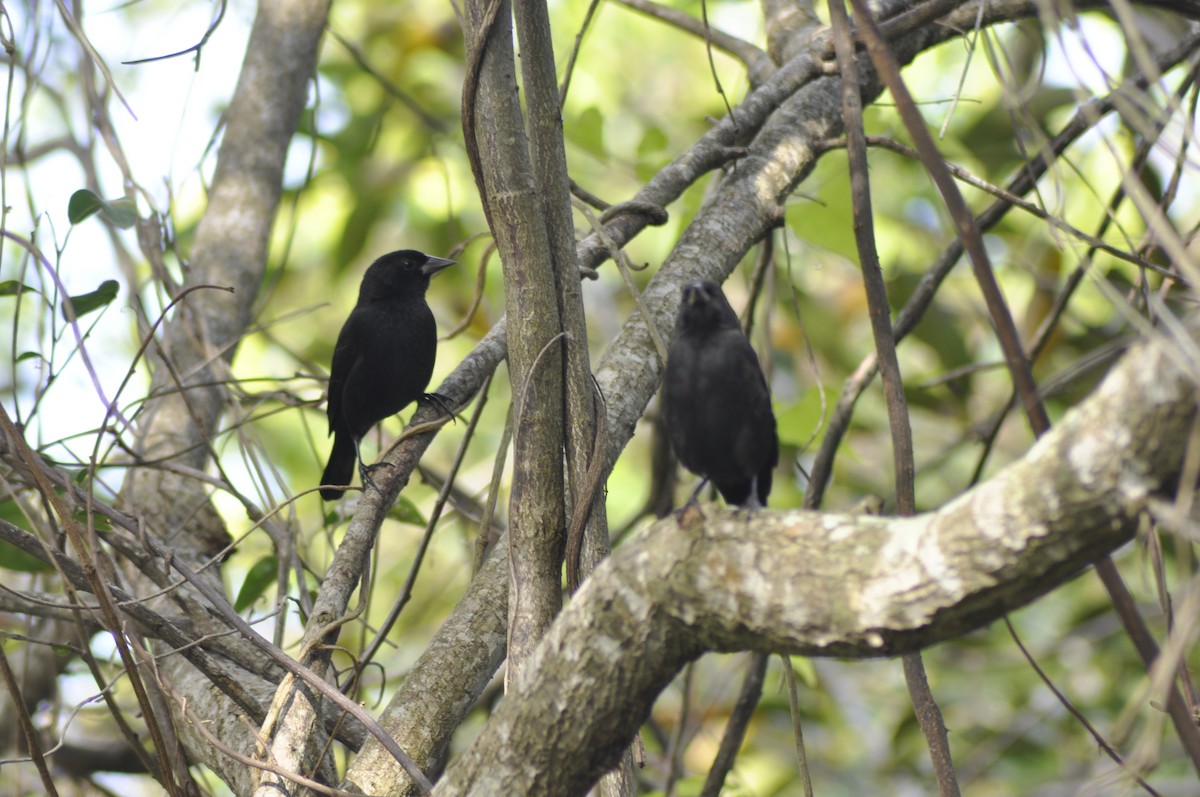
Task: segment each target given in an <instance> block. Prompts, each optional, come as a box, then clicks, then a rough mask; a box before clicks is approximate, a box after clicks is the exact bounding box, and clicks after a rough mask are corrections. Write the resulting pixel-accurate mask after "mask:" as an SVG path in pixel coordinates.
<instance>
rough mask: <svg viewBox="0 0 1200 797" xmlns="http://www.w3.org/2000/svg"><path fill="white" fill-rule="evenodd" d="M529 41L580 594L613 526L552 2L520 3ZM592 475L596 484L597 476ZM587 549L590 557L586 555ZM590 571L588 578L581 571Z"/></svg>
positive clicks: (536, 170)
mask: <svg viewBox="0 0 1200 797" xmlns="http://www.w3.org/2000/svg"><path fill="white" fill-rule="evenodd" d="M514 10H515V14H516V22H517V36H518V38H519V40H520V42H521V75H522V78H523V83H524V86H525V97H526V101H525V104H526V108H527V111H528V125H527V127H528V130H529V148H530V154H531V161H532V166H533V177H534V181H535V185H536V188H537V192H538V197H539V198H540V200H541V206H542V218H543V219H544V220H545V224H546V235H547V238H548V245H549V248H550V257H551V263H552V264H553V268H554V288H555V292H556V294H557V298H558V312H559V317H560V319H561V324H562V327H561V328H562V330H563V331H564V332H565V333H566V346H565V361H564V363H563V366H564V371H563V380H564V383H563V388H564V402H565V403H564V406H563V432H564V440H563V442H564V444H565V446H566V460H567V480H568V484H567V495H568V497H569V500H570V509H571V511H570V517H569V520H570V528H571V534H570V535H569V536H568V539H567V546H568V547H567V562H568V567H567V582H568V584H571V585H572V589H574V587H575V586H577V585H578V583H579V580H580V577H581V575H583V574H586V573H587V572H590V571H591V569H592V567H594V566H595V564H596V563H597V562H598V561H599V560H600V559H602V558H603V557H604V556H605V555H606V554H607V552H608V524H607V522H606V519H605V514H604V498H603V493H602V491H601V490H599V489H597V488H598V487H599V474H598V473H589V469H590V466H592V465H593V464H596V465H599V464H601V463H602V459H601V457H592V451H593V448H594V446H593V443H594V441H595V438H596V433H597V430H596V417H597V414H596V406H595V400H594V396H593V392H592V369H591V364H590V362H589V358H588V347H587V325H586V323H585V316H584V308H583V292H582V290H581V289H580V283H579V265H578V260H577V256H576V251H575V229H574V225H573V223H572V217H571V180H570V177H569V175H568V174H567V155H566V150H565V148H564V144H563V126H562V112H561V105H560V99H559V96H560V95H559V90H558V84H557V81H556V79H555V71H554V46H553V42H552V40H551V35H550V17H549V14H548V12H547V9H546V3H545V2H544V0H517V2H516V4H515V6H514ZM589 475H591V476H592V478H589ZM585 548H586V551H585V552H584V553H586V555H585V556H582V559H583V561H582V562H581V561H580V559H581V556H580V554H581V551H582V550H583V549H585ZM581 569H582V573H581V572H580V570H581Z"/></svg>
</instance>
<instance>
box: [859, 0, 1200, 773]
mask: <svg viewBox="0 0 1200 797" xmlns="http://www.w3.org/2000/svg"><path fill="white" fill-rule="evenodd" d="M850 2H851V5H852V6H853V8H854V14H855V19H856V20H857V22H858V23H859V37H860V38H861V40H862V41H863V43H864V44H865V45H866V47H867V52H868V53H869V54H870V56H871V60H872V62H873V63H874V65H875V69H876V70H877V71H878V73H879V77H880V79H881V80H882V81H883V82H884V84H885V85H886V86H887V88H888V90H889V91H891V93H892V96H893V97H894V98H895V100H896V110H897V111H898V112H899V114H900V118H901V119H902V120H903V122H904V126H905V128H906V129H907V130H908V132H909V134H910V135H911V136H912V138H913V143H914V144H915V145H916V148H917V151H918V152H919V153H920V154H921V161H922V162H923V163H924V164H925V167H926V168H927V169H928V170H929V176H930V177H931V178H932V180H933V181H934V184H935V185H936V186H937V189H938V191H939V193H941V195H942V199H943V201H944V202H945V203H946V209H947V210H948V211H949V212H950V215H951V217H952V218H953V219H954V224H955V226H956V227H957V230H958V235H959V238H961V239H962V242H963V247H964V248H965V249H966V252H967V254H968V255H969V256H970V259H971V266H972V269H973V270H974V273H975V279H976V282H977V283H978V284H979V289H980V292H981V293H982V294H983V297H984V301H985V303H986V304H987V308H988V314H989V315H990V316H991V319H992V324H993V325H994V327H995V329H996V338H997V340H998V341H999V343H1000V348H1001V349H1002V350H1003V352H1004V359H1005V362H1006V363H1007V365H1008V370H1009V373H1010V374H1011V376H1012V380H1013V384H1014V386H1015V388H1016V392H1017V395H1018V396H1019V397H1020V400H1021V404H1022V406H1023V407H1024V409H1025V414H1026V416H1027V417H1028V418H1029V425H1030V427H1031V428H1032V429H1033V433H1034V434H1035V435H1036V436H1039V437H1040V436H1041V435H1043V434H1045V433H1046V432H1047V431H1048V430H1049V429H1050V417H1049V416H1048V415H1047V414H1046V408H1045V406H1044V405H1043V404H1042V401H1041V398H1040V397H1039V395H1038V391H1037V385H1036V383H1035V382H1034V380H1033V370H1032V368H1031V366H1030V362H1029V358H1028V357H1027V356H1026V354H1025V351H1024V348H1023V347H1022V345H1021V340H1020V336H1019V335H1018V333H1017V328H1016V324H1015V323H1014V321H1013V318H1012V313H1011V312H1010V311H1009V308H1008V305H1007V303H1006V302H1005V300H1004V295H1003V293H1001V291H1000V286H999V285H998V284H997V282H996V275H995V274H994V273H993V272H992V268H991V263H990V261H989V258H988V256H987V251H986V249H985V248H984V245H983V237H982V235H981V234H980V231H979V227H978V225H976V223H975V218H974V216H972V215H971V212H970V210H969V209H968V208H967V206H966V202H965V201H964V200H963V197H962V194H961V193H960V192H959V190H958V186H957V185H955V183H954V179H953V178H952V177H951V176H950V170H949V169H947V168H946V165H945V163H944V162H943V161H942V158H941V156H940V154H939V153H938V150H937V145H936V144H934V141H933V137H932V136H931V135H930V134H929V131H928V130H927V129H926V128H925V122H924V119H923V118H922V116H921V112H920V110H919V109H918V108H917V105H916V103H915V102H914V101H913V97H912V94H911V93H910V92H909V91H908V87H907V86H906V85H905V84H904V81H903V79H902V78H901V77H900V65H899V62H898V61H897V60H896V57H895V55H894V54H893V53H892V52H891V50H890V49H889V48H888V45H887V42H886V41H885V40H884V38H883V35H882V33H881V32H880V30H879V27H878V25H877V24H876V22H875V19H874V17H873V16H872V14H871V11H870V9H869V8H868V7H867V4H866V2H865V0H850ZM1126 185H1127V186H1130V185H1132V184H1130V183H1126ZM1096 574H1097V575H1098V576H1100V581H1101V582H1102V583H1103V584H1104V588H1105V589H1106V590H1107V591H1108V594H1109V597H1110V598H1111V599H1112V602H1113V608H1114V609H1115V611H1116V613H1117V616H1118V617H1119V618H1120V619H1121V623H1122V625H1123V626H1124V627H1125V633H1126V634H1128V635H1129V638H1130V639H1131V640H1132V642H1133V645H1134V648H1136V649H1137V652H1138V654H1139V655H1140V656H1141V657H1142V661H1143V662H1144V663H1145V664H1146V667H1147V669H1150V668H1151V667H1152V666H1153V665H1154V662H1155V660H1156V659H1157V658H1158V653H1159V648H1158V643H1157V642H1156V641H1155V639H1154V637H1153V635H1152V634H1151V633H1150V630H1149V629H1148V628H1147V627H1146V623H1145V621H1144V620H1143V619H1142V617H1141V615H1140V614H1139V613H1138V610H1137V606H1136V604H1135V603H1134V600H1133V596H1132V595H1130V594H1129V588H1128V587H1127V586H1126V585H1125V582H1124V580H1123V579H1122V578H1121V574H1120V572H1119V571H1118V570H1117V566H1116V564H1114V563H1113V561H1112V558H1111V557H1106V558H1105V559H1102V560H1101V561H1099V562H1097V563H1096ZM1166 702H1167V712H1168V713H1169V714H1170V716H1171V721H1172V723H1173V724H1174V725H1175V732H1176V735H1177V736H1178V737H1179V740H1180V743H1181V744H1182V745H1183V748H1184V750H1185V751H1186V752H1187V754H1188V756H1189V757H1190V758H1191V760H1192V766H1193V767H1195V769H1196V770H1197V772H1200V729H1197V727H1196V723H1195V721H1194V720H1193V718H1192V716H1191V712H1190V711H1189V710H1188V707H1187V704H1186V703H1185V702H1184V700H1183V696H1182V695H1181V694H1180V692H1179V688H1178V686H1177V685H1176V683H1175V682H1174V681H1171V683H1170V684H1169V686H1168V687H1167V694H1166Z"/></svg>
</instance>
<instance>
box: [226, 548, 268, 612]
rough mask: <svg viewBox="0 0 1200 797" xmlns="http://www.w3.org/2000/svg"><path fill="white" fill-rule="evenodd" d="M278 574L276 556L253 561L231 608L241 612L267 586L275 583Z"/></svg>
mask: <svg viewBox="0 0 1200 797" xmlns="http://www.w3.org/2000/svg"><path fill="white" fill-rule="evenodd" d="M278 574H279V559H277V558H276V557H274V556H264V557H263V558H262V559H259V560H258V561H257V562H255V563H254V564H253V565H252V566H251V567H250V572H248V573H246V580H245V581H243V582H242V588H241V589H240V590H238V595H237V600H236V601H234V603H233V608H234V609H236V610H237V611H239V612H242V611H245V610H246V609H248V608H250V607H251V606H253V605H254V602H255V601H256V600H258V599H259V598H261V597H262V594H263V593H264V592H266V591H267V587H269V586H271V585H272V584H274V583H275V577H276V576H277V575H278Z"/></svg>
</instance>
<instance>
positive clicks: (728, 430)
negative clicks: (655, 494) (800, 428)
mask: <svg viewBox="0 0 1200 797" xmlns="http://www.w3.org/2000/svg"><path fill="white" fill-rule="evenodd" d="M663 415H664V418H665V420H666V425H667V437H668V438H669V439H670V441H671V447H672V448H673V449H675V456H677V457H679V461H680V462H682V463H683V465H684V467H686V468H687V469H688V470H690V471H692V472H693V473H696V474H699V475H700V476H704V477H706V478H708V479H709V480H710V481H711V482H712V483H713V484H714V485H716V488H717V489H718V490H719V491H720V492H721V495H722V496H723V497H724V498H725V502H726V503H728V504H736V505H738V506H742V505H749V506H752V507H753V506H765V505H766V503H767V496H768V495H769V494H770V493H771V471H772V470H773V469H774V467H775V464H776V463H777V462H778V461H779V440H778V438H777V437H776V435H775V414H774V413H773V412H772V411H771V393H770V391H769V390H768V389H767V380H766V378H765V377H764V376H763V372H762V368H761V367H760V366H759V364H758V357H757V356H756V355H755V354H754V349H753V348H751V346H750V341H749V340H747V339H746V335H745V334H744V333H743V332H742V327H741V325H740V324H738V318H737V314H736V313H734V312H733V308H732V307H730V306H729V301H728V300H727V299H726V298H725V294H723V293H722V292H721V288H720V287H719V286H718V285H717V284H716V283H715V282H711V281H709V280H705V281H703V282H692V283H689V284H688V285H685V286H684V287H683V298H682V300H681V301H680V303H679V317H678V319H677V320H676V322H675V340H674V341H673V342H672V343H671V350H670V352H669V353H668V355H667V370H666V375H665V376H664V377H663Z"/></svg>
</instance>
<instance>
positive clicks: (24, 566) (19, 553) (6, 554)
mask: <svg viewBox="0 0 1200 797" xmlns="http://www.w3.org/2000/svg"><path fill="white" fill-rule="evenodd" d="M0 520H4V521H7V522H8V523H11V524H12V525H14V526H19V527H21V526H22V524H23V523H26V522H27V521H26V520H25V513H24V512H22V511H21V507H20V506H19V505H18V504H17V502H16V501H14V500H11V499H10V500H8V501H3V502H0ZM0 568H3V569H5V570H15V571H17V572H19V573H48V572H50V571H52V570H54V565H51V564H49V563H47V562H43V561H42V560H41V559H39V558H37V557H36V556H34V555H33V554H31V553H26V552H25V551H23V550H21V549H20V548H18V547H17V546H15V545H13V544H12V543H11V542H6V541H5V540H0Z"/></svg>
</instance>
